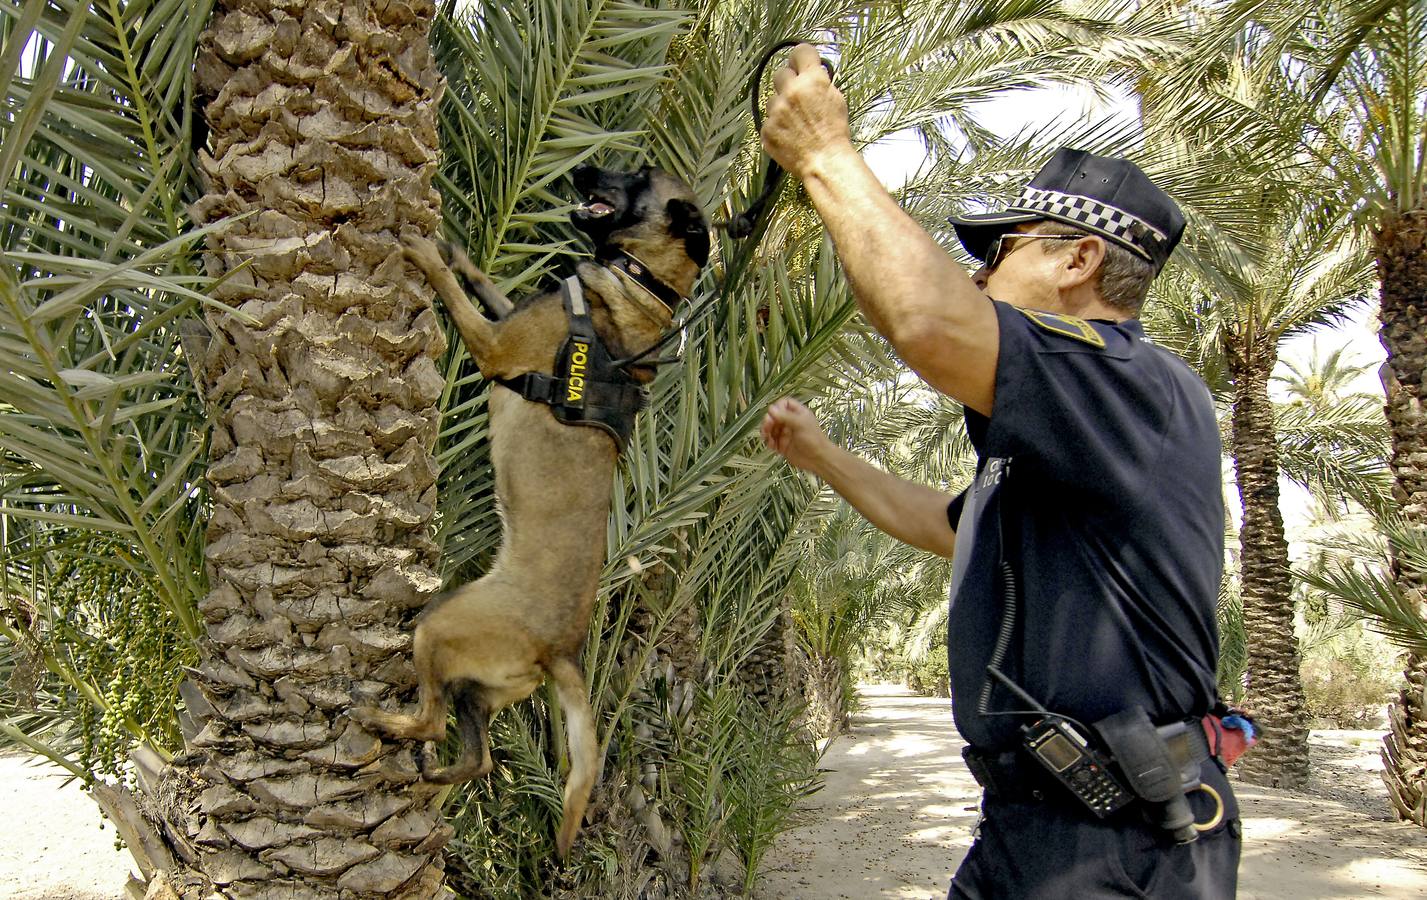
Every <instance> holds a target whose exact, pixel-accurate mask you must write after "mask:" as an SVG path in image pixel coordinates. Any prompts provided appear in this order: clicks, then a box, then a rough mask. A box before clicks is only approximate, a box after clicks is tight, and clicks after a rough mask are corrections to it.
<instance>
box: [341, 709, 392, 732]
mask: <svg viewBox="0 0 1427 900" xmlns="http://www.w3.org/2000/svg"><path fill="white" fill-rule="evenodd" d="M346 715H347V718H349V719H351V720H352V721H353V722H356V723H357V724H358V725H360V726H362V727H363V728H365V729H366V730H367V731H369V732H371V733H372V734H378V735H385V734H386V733H387V732H386V727H385V726H386V717H387V714H386V713H384V712H382V711H381V710H379V709H377V708H375V707H372V706H357V707H353V708H352V709H349V710H347V713H346Z"/></svg>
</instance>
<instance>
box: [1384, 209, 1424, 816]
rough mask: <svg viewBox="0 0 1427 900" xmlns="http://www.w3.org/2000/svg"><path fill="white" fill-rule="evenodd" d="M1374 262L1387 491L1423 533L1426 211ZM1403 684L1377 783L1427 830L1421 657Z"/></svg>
mask: <svg viewBox="0 0 1427 900" xmlns="http://www.w3.org/2000/svg"><path fill="white" fill-rule="evenodd" d="M1377 260H1378V274H1379V276H1380V277H1381V279H1382V306H1381V310H1380V312H1379V315H1380V316H1381V319H1382V331H1381V332H1380V337H1381V340H1382V344H1383V346H1384V347H1386V348H1387V365H1386V366H1384V367H1383V372H1382V375H1383V388H1384V389H1385V391H1386V393H1387V420H1388V424H1389V426H1390V427H1391V428H1392V459H1391V466H1392V474H1393V481H1394V484H1393V493H1394V495H1395V498H1396V500H1397V503H1398V506H1399V507H1400V508H1401V510H1402V515H1403V517H1404V518H1405V519H1406V520H1407V521H1408V523H1409V524H1411V525H1414V526H1416V527H1418V528H1427V377H1424V372H1427V209H1422V208H1420V207H1419V208H1418V209H1415V210H1413V211H1411V212H1409V213H1407V214H1406V215H1403V216H1400V217H1397V218H1392V219H1388V220H1387V221H1385V222H1384V223H1383V226H1382V228H1381V229H1380V230H1379V231H1378V234H1377ZM1392 570H1393V571H1392V575H1393V579H1394V580H1395V581H1396V582H1397V584H1398V586H1399V587H1400V588H1401V589H1402V592H1403V593H1404V594H1405V595H1406V596H1408V597H1414V598H1416V600H1417V601H1418V603H1419V604H1422V603H1427V572H1423V571H1421V570H1418V569H1414V568H1412V567H1410V566H1408V565H1407V564H1406V563H1405V561H1404V560H1402V559H1394V560H1393V567H1392ZM1405 678H1406V685H1405V686H1404V687H1403V689H1402V691H1401V692H1400V693H1399V694H1398V695H1397V697H1396V698H1395V699H1394V700H1393V702H1392V705H1391V707H1390V708H1389V716H1388V718H1389V724H1390V726H1391V731H1390V732H1389V733H1388V735H1387V736H1386V737H1384V738H1383V751H1382V757H1383V763H1384V770H1383V780H1384V781H1385V782H1386V783H1387V788H1388V793H1389V794H1390V795H1391V798H1392V804H1393V806H1394V807H1395V808H1396V810H1397V814H1398V815H1399V816H1400V817H1402V818H1403V819H1406V820H1409V821H1412V822H1415V823H1417V824H1418V825H1421V826H1424V827H1427V658H1423V657H1422V656H1421V655H1418V654H1411V655H1409V656H1408V659H1407V670H1406V672H1405Z"/></svg>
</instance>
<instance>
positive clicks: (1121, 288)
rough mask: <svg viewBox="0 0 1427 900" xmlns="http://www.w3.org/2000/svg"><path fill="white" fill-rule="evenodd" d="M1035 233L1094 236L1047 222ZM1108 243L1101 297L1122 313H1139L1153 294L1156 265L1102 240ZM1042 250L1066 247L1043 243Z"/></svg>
mask: <svg viewBox="0 0 1427 900" xmlns="http://www.w3.org/2000/svg"><path fill="white" fill-rule="evenodd" d="M1035 230H1036V231H1038V232H1040V233H1041V234H1064V235H1068V236H1077V235H1086V236H1088V237H1100V236H1099V235H1095V234H1091V233H1090V232H1088V231H1084V230H1083V229H1080V228H1076V227H1075V226H1074V225H1067V224H1065V223H1064V222H1057V221H1055V220H1054V219H1044V220H1042V221H1040V222H1037V223H1036V227H1035ZM1101 240H1102V242H1103V243H1104V244H1105V259H1104V260H1103V261H1102V262H1101V263H1100V282H1099V283H1100V298H1101V299H1102V300H1104V301H1105V302H1106V303H1107V304H1109V305H1110V306H1112V307H1114V308H1115V309H1116V310H1119V311H1120V312H1124V313H1128V314H1130V315H1131V316H1137V315H1139V314H1140V307H1141V306H1142V305H1143V304H1144V302H1145V297H1146V296H1147V295H1148V294H1149V292H1150V282H1151V281H1154V276H1155V271H1154V266H1152V265H1150V262H1149V260H1147V259H1145V258H1144V257H1142V256H1139V255H1137V254H1136V253H1135V252H1134V251H1133V250H1130V249H1128V248H1126V247H1122V246H1120V245H1119V244H1117V243H1115V242H1114V241H1110V240H1105V239H1104V238H1101ZM1038 243H1040V244H1041V250H1042V252H1045V253H1054V252H1056V250H1057V249H1060V248H1061V247H1062V246H1063V245H1062V244H1061V242H1060V241H1040V242H1038Z"/></svg>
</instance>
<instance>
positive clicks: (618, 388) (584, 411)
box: [495, 266, 669, 451]
mask: <svg viewBox="0 0 1427 900" xmlns="http://www.w3.org/2000/svg"><path fill="white" fill-rule="evenodd" d="M639 268H641V269H643V270H644V271H646V272H647V271H648V270H647V269H646V268H645V267H643V266H639ZM633 277H637V276H633ZM655 284H658V285H659V286H660V287H663V288H664V289H665V290H669V288H668V287H667V286H666V285H663V284H662V283H660V282H658V281H656V282H655ZM560 296H561V299H562V300H563V301H564V304H565V317H566V318H567V319H569V322H570V336H569V337H568V338H566V339H565V343H564V346H562V347H561V348H560V353H559V355H558V356H556V358H555V372H554V374H553V375H547V374H545V373H544V372H526V373H525V374H523V375H517V376H515V377H514V378H496V379H495V381H496V383H497V384H501V385H504V386H505V387H508V388H510V389H511V390H512V391H515V392H516V393H517V394H519V395H520V396H522V397H524V398H525V399H526V400H533V401H535V402H537V403H544V404H546V405H547V406H549V407H550V410H551V412H553V413H554V414H555V418H556V419H558V420H559V421H561V422H563V423H565V424H566V425H588V426H592V427H595V428H600V429H603V430H604V431H605V432H607V433H608V434H609V435H610V437H612V438H614V441H615V444H616V446H618V448H619V449H620V451H623V450H624V447H625V444H627V443H628V442H629V436H630V435H631V434H633V433H634V417H635V415H636V414H638V412H639V411H640V410H641V409H643V408H644V407H645V406H646V405H648V402H649V394H648V392H647V391H646V390H645V389H644V386H643V385H642V384H640V383H639V382H638V381H636V380H635V379H634V378H633V377H632V376H631V375H630V374H629V373H628V372H626V371H625V370H624V369H623V368H621V367H620V366H619V365H617V364H616V363H617V362H618V361H617V360H615V358H614V357H613V356H611V355H610V352H609V349H608V348H607V347H605V344H604V342H603V341H601V340H600V337H599V335H598V334H597V333H596V332H595V325H594V322H593V321H592V320H591V319H590V309H589V306H588V305H587V304H586V303H585V292H584V288H582V287H581V285H580V279H579V278H576V277H575V276H573V275H572V276H570V277H569V278H566V279H565V280H564V281H563V282H561V284H560ZM661 299H662V298H661Z"/></svg>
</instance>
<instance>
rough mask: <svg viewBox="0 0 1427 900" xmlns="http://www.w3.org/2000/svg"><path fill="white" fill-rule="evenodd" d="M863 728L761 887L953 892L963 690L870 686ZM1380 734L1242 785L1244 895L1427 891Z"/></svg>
mask: <svg viewBox="0 0 1427 900" xmlns="http://www.w3.org/2000/svg"><path fill="white" fill-rule="evenodd" d="M862 699H863V704H864V706H863V709H862V711H861V712H860V713H859V714H858V715H857V716H856V717H855V718H854V727H853V731H852V733H851V734H849V735H845V736H843V737H841V738H839V739H838V740H836V741H834V742H833V744H832V746H831V747H830V748H829V750H828V752H827V754H826V755H825V756H824V757H823V762H822V765H823V767H824V768H825V769H828V770H830V771H829V772H828V774H827V784H826V787H824V788H823V790H822V791H820V792H818V793H817V794H815V795H813V797H812V799H811V801H810V803H809V810H808V817H807V824H805V825H803V826H802V827H800V828H797V829H795V830H793V831H790V832H788V833H787V834H784V835H783V836H782V837H780V838H779V841H778V844H777V845H776V847H775V848H774V851H773V853H772V854H770V856H771V858H772V861H771V862H770V865H769V870H768V871H767V872H766V874H765V875H764V877H763V879H762V880H761V881H760V888H759V892H758V894H757V897H758V898H759V900H785V898H798V900H842V898H857V900H861V898H872V897H878V898H913V897H915V898H919V900H928V898H938V900H939V898H942V897H945V896H946V889H947V885H948V884H950V882H951V873H952V871H953V870H955V868H956V866H957V864H958V863H959V862H960V861H961V857H962V856H963V855H964V854H965V853H966V849H967V848H968V847H969V846H970V845H971V827H972V825H974V824H975V822H976V807H977V798H978V797H979V789H978V788H977V786H976V782H975V781H973V780H972V778H971V775H970V774H969V773H968V772H967V771H966V769H965V767H964V766H963V765H962V762H961V747H962V742H961V740H960V739H959V738H957V736H956V733H955V731H954V730H953V729H952V727H951V708H950V701H948V700H939V699H933V698H926V697H918V696H916V695H914V694H912V693H910V692H908V691H907V690H905V689H904V688H902V687H900V686H894V685H875V686H873V685H866V686H864V687H863V689H862ZM1379 739H1380V735H1379V734H1378V733H1376V732H1369V731H1315V732H1313V756H1314V768H1315V773H1316V774H1315V776H1314V782H1313V784H1311V785H1310V786H1309V789H1308V790H1306V791H1282V790H1273V789H1268V788H1258V787H1252V786H1249V785H1236V786H1235V787H1236V790H1237V792H1238V796H1239V803H1240V807H1241V809H1242V811H1243V817H1244V857H1243V864H1242V866H1241V867H1240V872H1239V898H1240V900H1328V898H1333V900H1343V898H1369V897H1372V898H1379V897H1381V898H1394V900H1421V898H1423V897H1427V831H1423V830H1422V829H1419V828H1416V827H1414V826H1410V825H1404V824H1400V823H1397V822H1394V821H1392V816H1391V812H1390V809H1389V807H1388V804H1387V799H1386V798H1387V793H1386V789H1385V788H1384V787H1383V785H1382V781H1381V779H1380V778H1379V776H1378V775H1377V772H1378V771H1380V769H1381V767H1382V763H1381V761H1380V760H1379V758H1378V749H1377V748H1378V742H1379Z"/></svg>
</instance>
